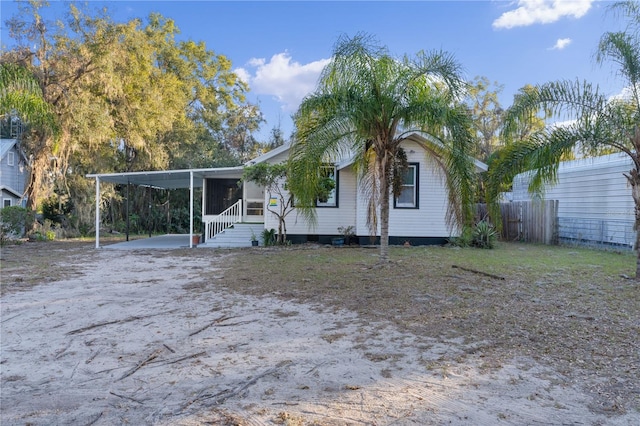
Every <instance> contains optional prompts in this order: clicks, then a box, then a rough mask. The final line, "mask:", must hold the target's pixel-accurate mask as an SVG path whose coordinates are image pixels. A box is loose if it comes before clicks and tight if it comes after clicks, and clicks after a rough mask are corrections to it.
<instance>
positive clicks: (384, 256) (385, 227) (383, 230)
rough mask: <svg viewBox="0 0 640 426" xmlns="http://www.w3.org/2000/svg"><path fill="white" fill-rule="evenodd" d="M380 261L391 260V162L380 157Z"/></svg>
mask: <svg viewBox="0 0 640 426" xmlns="http://www.w3.org/2000/svg"><path fill="white" fill-rule="evenodd" d="M379 161H380V164H379V168H380V174H379V176H380V261H381V262H386V261H387V260H389V173H390V170H389V162H388V161H387V158H386V156H385V157H382V158H380V160H379Z"/></svg>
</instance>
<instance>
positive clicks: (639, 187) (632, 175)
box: [624, 166, 640, 281]
mask: <svg viewBox="0 0 640 426" xmlns="http://www.w3.org/2000/svg"><path fill="white" fill-rule="evenodd" d="M624 176H625V177H626V178H627V181H628V182H629V185H631V196H632V197H633V203H634V206H635V209H634V210H635V223H634V224H633V229H634V230H635V231H636V245H635V249H636V253H637V257H636V281H640V171H639V170H638V166H636V168H635V169H634V170H631V171H630V172H629V174H626V173H625V175H624Z"/></svg>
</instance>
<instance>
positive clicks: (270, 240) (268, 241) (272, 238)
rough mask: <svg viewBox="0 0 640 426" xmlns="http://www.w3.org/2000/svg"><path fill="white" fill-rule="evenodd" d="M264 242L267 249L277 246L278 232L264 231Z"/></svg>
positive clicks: (273, 230)
mask: <svg viewBox="0 0 640 426" xmlns="http://www.w3.org/2000/svg"><path fill="white" fill-rule="evenodd" d="M262 241H263V242H264V245H265V247H268V246H273V245H275V244H276V230H275V229H273V228H271V229H264V230H263V231H262Z"/></svg>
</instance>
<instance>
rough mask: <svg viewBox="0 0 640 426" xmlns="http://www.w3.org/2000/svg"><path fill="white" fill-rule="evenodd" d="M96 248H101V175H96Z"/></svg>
mask: <svg viewBox="0 0 640 426" xmlns="http://www.w3.org/2000/svg"><path fill="white" fill-rule="evenodd" d="M96 248H100V177H99V176H96Z"/></svg>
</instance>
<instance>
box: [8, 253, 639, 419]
mask: <svg viewBox="0 0 640 426" xmlns="http://www.w3.org/2000/svg"><path fill="white" fill-rule="evenodd" d="M336 250H339V249H332V248H326V247H306V248H298V249H295V250H291V251H286V250H283V251H281V252H278V251H277V250H268V249H262V248H260V249H247V250H237V251H214V250H202V249H194V250H173V251H161V250H155V251H151V250H147V251H143V250H141V251H133V252H127V251H120V250H108V249H100V250H95V249H93V248H92V247H91V244H90V243H76V244H66V245H65V244H64V243H49V244H47V243H29V244H23V245H21V246H13V247H8V248H3V250H2V276H1V278H2V296H1V302H2V303H1V309H2V311H1V327H2V330H1V333H2V334H1V337H2V341H1V353H0V375H1V386H2V388H1V390H2V394H1V401H0V402H1V414H0V423H1V424H2V425H54V424H73V425H116V424H117V425H124V424H129V425H146V424H149V425H208V424H215V425H274V424H275V425H392V424H393V425H441V424H453V425H494V424H505V425H525V424H526V425H538V424H539V425H638V424H640V411H639V410H640V384H639V383H638V381H639V379H638V376H639V375H640V371H639V368H640V367H639V363H640V354H639V351H640V349H639V348H640V346H638V340H637V338H638V334H637V333H638V330H639V329H640V320H639V309H638V298H637V295H638V292H637V288H636V289H635V290H634V287H633V286H634V285H635V284H633V282H632V281H631V280H624V279H619V280H618V279H615V280H614V281H615V283H614V284H613V290H612V293H615V292H616V291H617V293H620V292H622V296H621V300H620V301H616V302H613V304H614V305H617V306H618V307H619V309H620V310H621V311H622V313H620V315H621V316H620V317H618V316H610V314H609V313H608V309H610V308H611V306H610V305H607V306H604V307H600V308H599V310H595V311H594V310H591V309H590V310H589V312H585V311H584V309H582V308H583V307H584V306H586V305H584V303H581V302H580V297H582V296H581V294H582V293H585V291H584V289H582V290H579V292H580V294H577V293H576V294H573V295H571V296H569V295H567V294H559V293H558V292H557V291H555V290H550V289H549V288H544V289H542V287H545V286H547V287H548V286H551V285H552V284H550V281H545V279H541V280H540V281H539V282H537V284H536V283H525V284H526V285H525V284H522V286H521V287H520V285H521V284H520V281H522V280H521V279H519V278H518V277H517V276H513V277H506V280H503V281H500V280H499V279H497V278H491V277H489V276H482V275H478V274H475V273H472V272H468V271H465V270H461V269H451V268H450V265H449V269H447V270H446V271H445V270H444V269H443V270H434V268H433V265H432V264H430V263H429V262H430V256H431V254H432V253H438V252H429V251H420V252H418V251H417V250H419V249H418V248H416V249H415V256H413V255H409V256H408V257H403V258H401V259H400V260H396V261H395V262H394V263H392V264H391V265H389V266H383V267H380V268H378V267H377V266H376V263H375V256H374V255H375V253H374V252H373V251H371V250H369V251H367V250H366V249H345V250H352V253H353V254H354V256H356V257H357V256H359V259H362V260H356V261H355V263H351V264H349V265H347V266H345V265H343V264H339V260H337V259H338V258H334V257H332V256H334V254H333V253H335V251H336ZM410 250H414V249H410ZM290 255H291V256H297V257H296V259H293V258H291V259H290V261H287V256H290ZM439 255H440V254H438V256H439ZM444 256H445V257H446V256H448V255H447V254H446V253H445V254H444ZM414 257H416V258H418V257H419V258H420V259H422V260H420V261H419V262H420V263H416V265H424V268H425V271H428V270H430V271H431V272H429V273H427V272H423V271H418V270H417V269H415V268H406V267H407V266H408V265H411V264H412V263H411V262H413V261H414V260H412V259H413V258H414ZM18 259H19V260H18ZM431 260H433V259H431ZM279 262H281V263H279ZM299 262H303V263H299ZM304 262H307V263H304ZM416 262H418V261H417V260H416ZM285 263H286V264H287V265H288V266H285ZM430 265H431V266H430ZM291 268H293V271H292V269H291ZM345 268H346V270H349V271H351V272H352V275H348V274H347V273H346V272H344V271H345ZM296 271H297V272H296ZM341 271H342V272H341ZM411 271H413V272H411ZM411 274H413V275H411ZM425 274H426V275H425ZM594 274H595V273H594V272H593V271H589V272H588V275H591V276H596V277H597V274H595V275H594ZM498 278H502V277H498ZM543 278H544V277H543ZM546 278H549V277H548V276H547V277H546ZM556 278H557V276H556ZM597 279H603V278H597ZM402 280H404V281H407V280H411V281H412V282H414V283H416V285H415V286H408V287H406V288H405V287H402V288H400V286H396V285H393V283H394V282H400V281H402ZM425 280H426V281H425ZM438 280H441V281H442V283H446V284H447V285H444V284H443V285H440V281H438ZM436 281H438V283H437V285H435V284H434V285H433V286H427V287H425V284H424V283H425V282H428V283H429V282H434V283H435V282H436ZM418 283H422V284H421V286H422V287H419V286H417V284H418ZM534 284H536V285H534ZM565 284H566V283H565ZM449 286H452V287H449ZM454 287H455V290H454ZM565 287H566V285H565ZM587 288H590V289H592V290H593V291H594V292H596V293H595V296H598V297H602V298H606V297H608V293H607V294H604V293H603V292H605V291H608V290H602V289H596V288H593V285H592V284H589V285H587ZM616 288H617V290H616ZM576 291H578V290H576ZM598 292H601V294H598ZM586 293H588V291H587V292H586ZM633 294H635V295H636V296H635V297H636V298H635V299H633V298H632V297H629V295H633ZM591 296H592V297H591V298H592V299H593V296H594V295H593V294H592V295H591ZM629 299H631V300H629ZM589 300H591V299H589ZM607 300H608V302H607V303H611V300H609V299H607ZM558 303H560V304H563V305H564V306H563V307H562V309H561V310H557V309H559V308H557V307H556V305H557V304H558ZM506 310H508V311H509V315H506V314H505V313H504V312H503V311H506ZM554 315H555V316H554ZM616 315H617V314H616ZM542 316H544V317H545V319H544V320H542V319H540V318H539V317H542ZM549 316H551V317H552V318H551V319H549ZM594 327H595V330H596V331H594ZM622 328H624V330H619V331H614V329H622ZM597 330H600V332H602V333H603V334H607V336H609V337H608V338H610V339H611V340H603V336H601V335H599V334H598V333H599V332H598V331H597ZM562 333H564V334H562ZM616 333H618V334H616ZM590 336H591V337H590ZM594 342H595V343H594ZM606 342H610V344H607V343H606ZM545 348H546V349H545ZM554 348H555V349H554ZM589 353H591V355H589ZM605 359H606V360H608V361H606V360H605ZM607 363H609V366H607ZM614 364H615V365H614Z"/></svg>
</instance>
